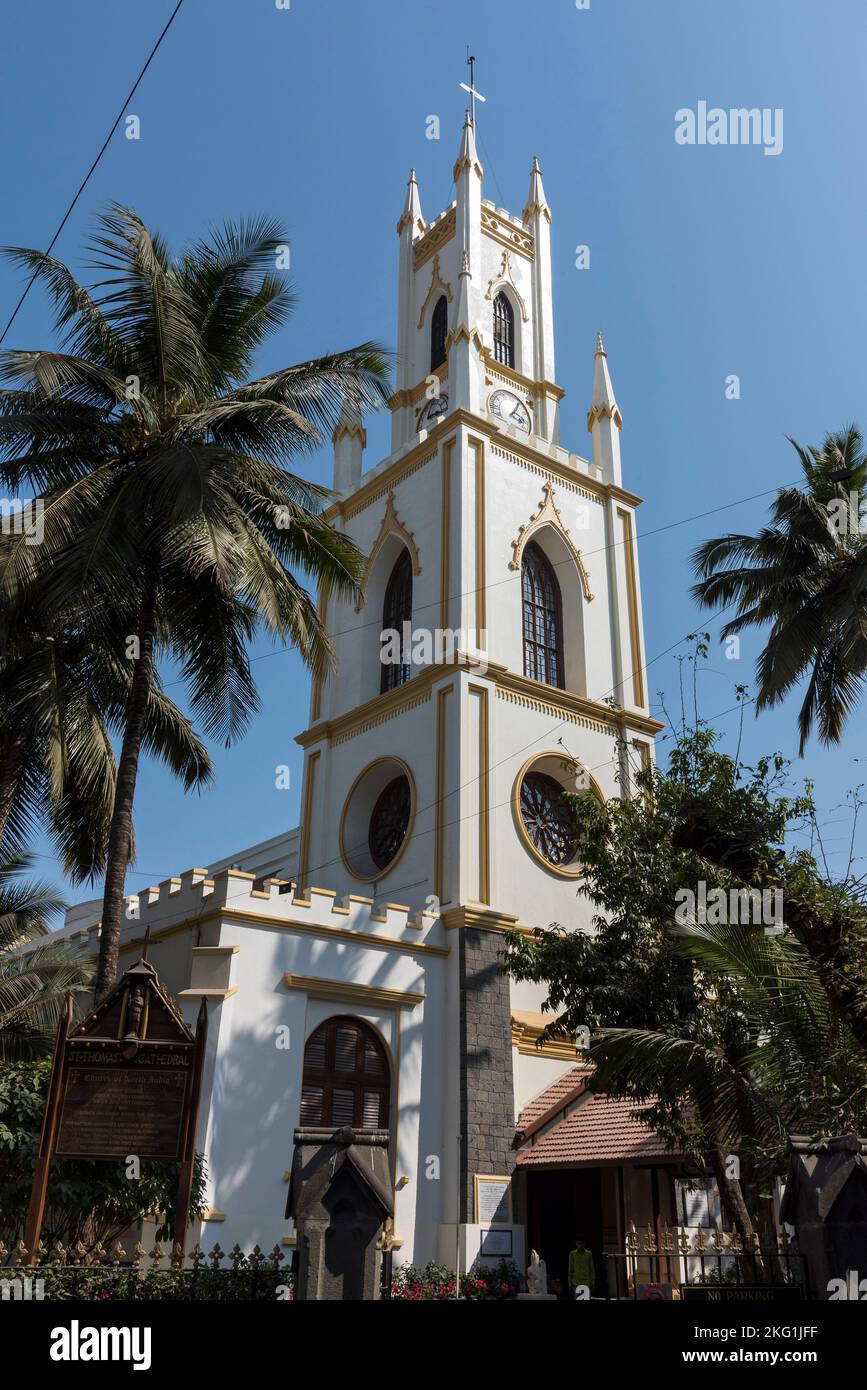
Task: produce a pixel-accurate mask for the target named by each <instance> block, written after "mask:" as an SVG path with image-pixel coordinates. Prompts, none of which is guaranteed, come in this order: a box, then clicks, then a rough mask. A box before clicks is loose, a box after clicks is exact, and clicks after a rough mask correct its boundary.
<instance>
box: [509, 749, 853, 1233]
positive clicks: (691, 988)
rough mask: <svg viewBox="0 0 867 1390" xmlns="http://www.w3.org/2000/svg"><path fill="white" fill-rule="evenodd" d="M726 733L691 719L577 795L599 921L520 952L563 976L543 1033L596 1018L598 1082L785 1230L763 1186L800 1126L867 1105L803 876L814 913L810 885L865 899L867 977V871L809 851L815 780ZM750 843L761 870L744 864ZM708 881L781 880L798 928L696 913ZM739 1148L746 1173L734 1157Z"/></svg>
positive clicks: (833, 1124) (526, 960) (740, 1211)
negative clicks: (620, 773) (809, 785)
mask: <svg viewBox="0 0 867 1390" xmlns="http://www.w3.org/2000/svg"><path fill="white" fill-rule="evenodd" d="M715 742H716V736H715V735H714V733H713V732H712V731H711V730H709V729H707V728H703V727H699V728H697V729H695V730H693V731H692V732H691V733H686V732H685V733H684V734H683V735H682V736H681V737H680V738H679V739H678V741H677V743H676V745H675V747H674V749H673V751H672V754H671V758H670V763H669V766H668V768H667V769H666V770H664V771H663V770H661V769H659V768H657V767H654V768H651V769H649V770H648V771H646V772H642V773H639V774H638V775H637V778H636V781H637V793H638V794H637V795H635V796H632V797H629V796H624V797H620V798H612V799H610V800H609V801H608V802H607V803H606V804H604V805H602V804H601V803H600V802H599V801H598V800H597V799H596V798H595V797H590V796H581V797H577V798H572V799H571V801H572V806H573V810H574V815H575V824H576V832H577V834H578V836H579V842H580V846H581V854H582V859H583V863H584V865H585V878H584V880H583V885H582V888H581V891H582V893H583V894H585V895H586V896H587V898H588V899H589V900H590V902H591V903H592V904H593V906H594V909H595V912H594V916H593V928H594V932H593V934H585V933H577V932H569V931H565V930H564V929H563V928H562V927H559V926H554V927H552V928H550V929H548V930H547V931H537V932H534V933H533V934H532V935H530V936H526V935H522V934H519V933H511V934H509V936H508V937H507V951H506V965H507V968H508V969H509V970H510V971H511V973H512V974H513V975H514V976H515V977H516V978H518V979H526V980H533V981H534V982H537V983H544V984H545V985H546V987H547V999H546V1002H545V1008H546V1010H550V1011H551V1012H552V1014H553V1015H555V1016H556V1022H552V1024H551V1025H550V1026H549V1029H548V1030H546V1034H543V1037H544V1036H546V1035H547V1036H551V1035H553V1034H554V1033H564V1032H565V1033H571V1034H574V1033H575V1032H576V1031H577V1030H578V1029H579V1028H581V1027H589V1028H590V1029H591V1030H592V1032H593V1035H594V1036H593V1043H592V1048H591V1057H592V1060H593V1061H594V1062H595V1063H596V1066H597V1071H596V1073H595V1075H594V1077H593V1079H592V1081H591V1083H590V1084H591V1087H593V1088H599V1087H603V1086H604V1087H605V1088H607V1089H609V1090H610V1091H611V1092H612V1093H613V1094H615V1095H621V1096H626V1097H630V1098H632V1099H635V1100H636V1102H637V1103H638V1102H642V1103H643V1104H646V1103H648V1102H649V1103H650V1108H649V1109H644V1110H642V1111H640V1112H639V1111H637V1112H636V1113H638V1114H640V1115H641V1118H642V1119H643V1120H644V1121H645V1122H646V1123H650V1124H652V1125H653V1126H654V1127H655V1128H657V1129H658V1130H659V1131H660V1132H661V1133H663V1134H664V1135H665V1136H666V1137H667V1138H668V1139H669V1142H670V1143H671V1146H672V1147H673V1148H674V1149H675V1150H679V1151H682V1152H684V1153H687V1154H688V1155H690V1156H691V1157H692V1159H693V1161H695V1162H696V1163H701V1164H702V1165H703V1166H704V1167H705V1168H706V1169H708V1170H709V1171H711V1172H712V1173H713V1174H714V1176H715V1177H716V1178H717V1180H718V1182H719V1186H720V1191H721V1193H722V1194H723V1196H724V1199H725V1202H726V1206H727V1208H728V1211H729V1213H730V1215H731V1219H732V1220H733V1221H734V1223H735V1226H736V1227H737V1228H738V1230H739V1232H740V1234H741V1236H742V1239H743V1240H744V1242H745V1244H746V1243H747V1242H749V1241H750V1240H751V1237H752V1234H753V1231H754V1221H755V1220H756V1218H758V1220H759V1224H760V1226H763V1227H764V1229H765V1232H766V1233H767V1235H768V1236H769V1235H770V1232H768V1215H767V1209H766V1205H765V1206H762V1204H761V1200H760V1199H761V1195H762V1193H766V1192H767V1190H768V1184H769V1180H770V1178H771V1176H772V1175H773V1174H774V1173H777V1172H780V1171H783V1170H784V1168H785V1145H786V1137H787V1134H788V1133H789V1132H791V1131H792V1130H793V1129H796V1128H800V1129H804V1128H806V1129H807V1130H808V1132H817V1133H825V1134H830V1133H834V1132H840V1128H841V1127H843V1128H846V1127H847V1126H848V1125H850V1124H853V1123H856V1122H861V1123H863V1119H864V1116H865V1111H864V1084H865V1080H867V1071H865V1065H864V1059H865V1055H867V1054H865V1053H864V1051H863V1050H862V1048H861V1047H860V1045H859V1042H860V1040H859V1038H858V1036H857V1025H858V1022H859V1019H860V1010H859V1009H858V1008H855V1009H854V1010H846V1009H843V1008H842V1007H841V1000H840V988H839V981H836V980H835V979H834V978H833V976H832V973H831V972H830V971H829V970H828V969H827V967H825V966H823V965H822V964H821V963H819V962H817V960H816V959H815V958H814V956H813V954H812V953H811V951H810V950H809V949H808V946H807V945H805V943H804V942H803V941H801V940H800V939H799V937H798V936H797V934H796V933H795V932H793V931H792V930H791V929H790V928H789V925H788V924H789V913H790V907H791V904H790V901H789V897H788V890H789V888H790V887H792V888H793V889H794V890H795V892H796V897H795V899H794V903H795V911H796V915H797V908H798V905H799V904H801V905H803V903H804V901H805V900H806V899H807V898H808V897H809V900H810V902H811V904H812V906H813V908H814V909H816V910H819V909H822V908H824V909H825V910H827V911H828V912H829V913H831V914H832V915H833V914H834V913H838V914H839V912H841V911H843V910H845V912H846V913H848V914H849V918H850V919H851V922H852V932H851V936H850V942H849V951H850V964H851V966H852V975H851V978H852V979H853V980H855V979H858V980H860V982H861V987H862V988H863V982H864V979H865V973H867V970H865V966H867V936H865V930H864V929H865V920H867V918H865V910H864V904H863V896H862V895H860V893H859V890H858V889H857V887H856V886H854V885H853V884H852V883H850V882H847V883H846V884H843V885H830V884H828V883H826V882H824V881H822V879H821V876H820V874H819V870H818V867H817V864H816V862H815V860H814V859H813V857H812V855H811V854H810V853H808V852H806V851H794V852H791V853H788V854H787V853H786V850H785V848H784V846H785V836H786V832H787V830H788V829H791V828H793V827H795V826H800V825H801V824H802V823H803V821H804V819H805V818H807V819H809V817H810V816H811V815H812V814H813V808H812V802H811V800H810V798H809V797H807V796H798V797H789V796H786V795H784V794H783V793H782V788H783V784H784V779H785V776H786V765H785V763H784V761H783V760H782V759H779V758H776V759H763V760H761V761H760V762H759V763H758V765H757V766H756V768H754V769H746V768H743V767H742V766H741V765H740V764H739V763H738V761H737V760H736V759H733V758H731V757H729V756H727V755H726V754H724V753H722V752H720V751H719V750H718V749H717V748H716V747H715ZM697 807H704V808H713V811H712V825H711V826H708V825H707V823H706V821H707V817H706V820H705V822H702V825H703V826H704V829H705V830H706V831H707V834H706V837H705V839H704V840H703V842H702V843H703V844H704V845H705V846H706V847H709V848H710V849H711V851H712V853H711V854H710V855H709V856H706V855H704V854H702V853H700V852H699V851H698V850H697V848H696V846H695V845H694V844H693V843H692V842H691V836H692V832H691V831H687V830H686V825H687V821H688V819H689V816H690V814H691V813H692V812H694V811H695V809H696V808H697ZM709 814H710V812H709V811H708V815H709ZM732 846H736V847H737V848H738V851H739V854H740V856H741V858H739V859H737V860H735V861H734V863H733V861H732V859H731V858H730V857H729V855H728V854H727V851H729V850H730V849H731V847H732ZM747 851H748V853H749V863H750V875H749V877H748V878H747V879H746V880H745V879H744V878H742V877H741V876H740V875H739V874H738V872H737V869H738V867H740V866H741V860H742V858H743V856H744V855H746V854H747ZM700 883H704V884H705V886H706V888H705V891H706V892H707V894H708V895H710V894H711V892H712V891H713V890H714V889H719V890H722V891H723V892H724V893H725V894H726V895H728V894H729V893H730V892H731V891H732V890H734V891H735V892H741V891H742V890H748V889H749V888H758V889H762V888H764V889H765V890H767V891H773V890H774V889H780V890H781V892H782V902H783V916H784V920H785V923H786V928H787V930H786V932H785V935H784V936H781V937H776V936H767V935H765V933H764V930H763V927H762V926H761V925H759V926H755V925H740V926H732V925H731V923H730V922H729V923H728V924H722V925H719V926H717V925H714V924H713V923H702V922H696V921H695V920H694V919H693V920H692V921H687V922H686V924H683V923H682V924H680V925H679V924H678V922H677V913H678V904H679V902H681V903H682V902H686V901H687V900H686V899H685V898H683V897H682V896H681V897H679V894H680V895H682V892H683V890H685V889H689V890H691V891H692V892H693V893H694V894H695V895H696V898H697V897H698V885H699V884H700ZM742 901H743V899H739V900H738V902H739V904H740V902H742ZM728 915H729V916H730V914H728ZM829 920H830V919H829ZM829 982H830V985H831V987H830V988H829ZM826 1063H827V1065H826ZM730 1152H735V1153H737V1155H738V1156H739V1159H740V1162H741V1177H740V1178H737V1177H732V1176H731V1175H730V1173H729V1165H728V1163H727V1162H726V1158H727V1155H728V1153H730Z"/></svg>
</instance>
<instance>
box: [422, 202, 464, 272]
mask: <svg viewBox="0 0 867 1390" xmlns="http://www.w3.org/2000/svg"><path fill="white" fill-rule="evenodd" d="M456 225H457V208H456V207H455V206H454V205H452V207H450V208H449V210H448V212H444V213H443V215H442V216H441V217H440V218H438V219H437V221H436V222H432V223H431V225H430V226H429V227H428V229H427V231H426V232H425V234H424V236H421V237H419V239H418V240H417V241H416V243H415V246H414V248H413V268H414V269H415V270H420V269H421V267H422V266H423V265H424V264H425V262H426V261H429V260H430V258H431V256H433V255H434V254H435V253H436V252H437V251H441V250H442V248H443V247H444V246H445V245H446V243H447V242H449V241H451V239H452V237H453V236H454V234H455V227H456Z"/></svg>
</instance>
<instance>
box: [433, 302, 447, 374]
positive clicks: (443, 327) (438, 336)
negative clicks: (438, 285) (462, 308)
mask: <svg viewBox="0 0 867 1390" xmlns="http://www.w3.org/2000/svg"><path fill="white" fill-rule="evenodd" d="M448 319H449V306H448V304H447V302H446V297H445V295H444V294H441V295H440V297H439V299H438V300H437V302H436V306H435V308H434V311H433V318H432V319H431V323H430V369H431V371H432V372H435V371H436V370H437V368H438V367H441V366H442V365H443V363H444V362H445V360H446V332H447V329H448Z"/></svg>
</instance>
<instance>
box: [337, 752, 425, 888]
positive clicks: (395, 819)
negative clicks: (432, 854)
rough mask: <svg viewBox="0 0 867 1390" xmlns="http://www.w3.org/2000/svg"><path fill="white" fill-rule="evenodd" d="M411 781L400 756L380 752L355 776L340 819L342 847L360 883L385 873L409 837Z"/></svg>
mask: <svg viewBox="0 0 867 1390" xmlns="http://www.w3.org/2000/svg"><path fill="white" fill-rule="evenodd" d="M414 814H415V786H414V783H413V780H412V774H411V773H410V770H409V768H408V767H407V766H406V764H405V763H404V762H402V761H401V759H400V758H379V759H378V760H377V761H376V762H375V763H371V764H370V766H369V767H366V768H365V769H364V771H363V772H361V773H359V775H358V777H356V779H355V781H354V783H353V784H352V788H351V790H350V792H349V796H348V797H347V798H346V804H345V806H344V808H343V815H342V817H341V821H340V852H341V854H342V856H343V862H344V863H345V865H346V867H347V868H348V869H349V871H350V873H351V874H352V875H353V876H354V877H355V878H357V879H360V880H361V881H362V882H364V883H373V882H375V881H376V880H377V879H380V878H382V877H384V875H385V874H387V873H389V872H390V870H391V869H392V868H393V867H394V866H395V864H396V863H397V861H398V859H400V857H401V855H402V854H403V851H404V850H405V848H406V846H407V844H408V843H409V837H410V833H411V831H412V822H413V816H414Z"/></svg>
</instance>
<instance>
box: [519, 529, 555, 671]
mask: <svg viewBox="0 0 867 1390" xmlns="http://www.w3.org/2000/svg"><path fill="white" fill-rule="evenodd" d="M521 587H522V592H523V602H524V675H525V676H529V677H530V679H531V680H534V681H543V682H544V684H545V685H556V686H559V688H560V689H561V690H562V689H563V688H564V686H563V615H562V608H561V603H560V585H559V584H558V583H557V577H556V575H555V574H554V570H553V568H552V566H551V564H550V563H549V561H548V560H547V559H546V558H545V555H544V554H543V552H542V550H541V548H540V547H539V546H538V545H537V544H536V542H535V541H531V542H530V544H529V545H528V546H527V547H526V549H525V551H524V557H523V560H522V561H521Z"/></svg>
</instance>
